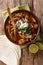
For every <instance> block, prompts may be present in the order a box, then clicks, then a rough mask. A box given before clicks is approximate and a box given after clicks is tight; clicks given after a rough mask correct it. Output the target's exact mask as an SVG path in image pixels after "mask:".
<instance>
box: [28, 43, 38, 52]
mask: <svg viewBox="0 0 43 65" xmlns="http://www.w3.org/2000/svg"><path fill="white" fill-rule="evenodd" d="M38 50H39V47H38V46H37V45H36V44H31V45H30V46H29V51H30V52H31V53H37V52H38Z"/></svg>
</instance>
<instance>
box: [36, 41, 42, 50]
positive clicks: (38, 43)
mask: <svg viewBox="0 0 43 65" xmlns="http://www.w3.org/2000/svg"><path fill="white" fill-rule="evenodd" d="M36 45H37V46H38V47H39V49H40V50H43V44H42V42H36Z"/></svg>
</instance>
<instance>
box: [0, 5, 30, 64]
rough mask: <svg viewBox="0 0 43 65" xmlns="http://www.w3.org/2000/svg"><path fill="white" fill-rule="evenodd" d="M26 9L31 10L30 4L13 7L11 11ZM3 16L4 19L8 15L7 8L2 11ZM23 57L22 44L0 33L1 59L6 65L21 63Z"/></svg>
mask: <svg viewBox="0 0 43 65" xmlns="http://www.w3.org/2000/svg"><path fill="white" fill-rule="evenodd" d="M21 9H25V10H28V11H30V8H29V6H28V5H27V4H26V5H23V6H20V7H15V8H12V9H11V13H12V12H13V11H16V10H21ZM2 17H3V19H4V21H5V20H6V18H7V17H8V13H7V10H6V11H4V12H2ZM20 58H21V48H20V46H18V45H16V44H13V43H12V42H10V41H9V40H8V39H7V37H6V36H5V35H0V60H1V61H3V62H4V63H5V64H6V65H19V60H20Z"/></svg>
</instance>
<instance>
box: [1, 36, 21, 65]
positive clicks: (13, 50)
mask: <svg viewBox="0 0 43 65" xmlns="http://www.w3.org/2000/svg"><path fill="white" fill-rule="evenodd" d="M20 57H21V49H20V46H18V45H15V44H13V43H12V42H10V41H9V40H8V39H7V37H6V36H5V35H0V60H1V61H3V62H4V63H5V64H7V65H19V60H20Z"/></svg>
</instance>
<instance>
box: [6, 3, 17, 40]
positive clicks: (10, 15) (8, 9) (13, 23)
mask: <svg viewBox="0 0 43 65" xmlns="http://www.w3.org/2000/svg"><path fill="white" fill-rule="evenodd" d="M7 12H8V14H9V17H10V19H11V22H12V25H13V28H14V41H15V39H16V24H15V22H14V19H13V17H12V14H11V12H10V8H9V6H8V3H7Z"/></svg>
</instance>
